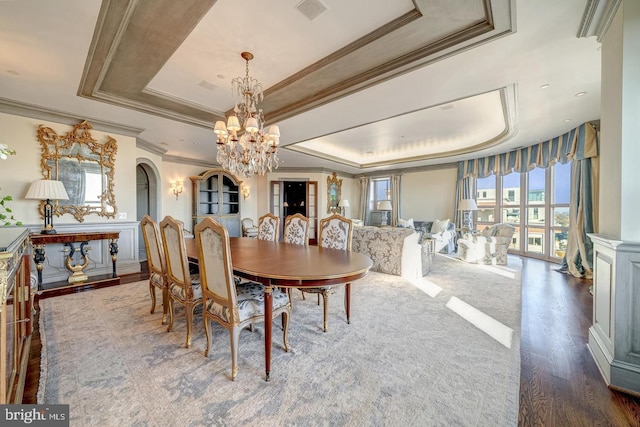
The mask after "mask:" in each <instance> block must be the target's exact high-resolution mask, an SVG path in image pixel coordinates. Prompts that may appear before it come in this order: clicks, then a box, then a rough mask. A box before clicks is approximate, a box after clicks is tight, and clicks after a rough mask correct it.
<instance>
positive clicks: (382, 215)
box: [367, 177, 391, 225]
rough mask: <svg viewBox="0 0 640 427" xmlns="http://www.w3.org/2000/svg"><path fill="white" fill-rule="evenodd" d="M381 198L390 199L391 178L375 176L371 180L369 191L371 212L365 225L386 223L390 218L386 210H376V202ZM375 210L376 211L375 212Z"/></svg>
mask: <svg viewBox="0 0 640 427" xmlns="http://www.w3.org/2000/svg"><path fill="white" fill-rule="evenodd" d="M383 200H389V201H390V200H391V178H390V177H385V178H375V179H372V180H371V188H370V192H369V211H370V212H372V214H371V217H370V220H369V223H368V224H367V225H380V224H388V223H389V219H390V218H391V216H390V214H389V212H388V211H384V212H377V211H378V203H380V202H381V201H383ZM376 212H377V213H376Z"/></svg>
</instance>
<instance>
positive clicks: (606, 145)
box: [599, 1, 640, 241]
mask: <svg viewBox="0 0 640 427" xmlns="http://www.w3.org/2000/svg"><path fill="white" fill-rule="evenodd" d="M638 17H640V2H638V1H625V2H623V4H622V5H621V6H620V7H619V8H618V11H617V13H616V16H615V18H614V20H613V21H612V23H611V25H610V27H609V29H608V30H607V33H606V34H605V36H604V37H603V39H602V49H601V51H602V83H601V84H602V89H601V93H602V99H601V121H600V125H601V133H600V136H601V139H600V194H599V198H600V204H599V233H600V234H603V235H607V236H610V237H612V238H617V239H622V240H630V241H640V222H639V221H638V220H637V216H638V211H639V210H640V186H639V185H638V177H640V173H639V172H638V168H637V159H638V158H640V143H638V135H640V120H638V118H639V117H640V96H638V94H640V53H639V52H640V20H639V19H638ZM623 58H624V60H623Z"/></svg>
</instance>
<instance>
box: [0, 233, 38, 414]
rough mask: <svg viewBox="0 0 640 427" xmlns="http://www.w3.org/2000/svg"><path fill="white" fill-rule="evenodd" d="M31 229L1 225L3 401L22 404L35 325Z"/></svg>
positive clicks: (0, 378)
mask: <svg viewBox="0 0 640 427" xmlns="http://www.w3.org/2000/svg"><path fill="white" fill-rule="evenodd" d="M28 247H29V230H28V229H26V228H0V404H21V403H22V395H23V392H24V382H25V378H26V373H27V366H28V362H29V348H30V346H31V332H32V328H33V308H32V307H33V300H32V294H31V274H30V271H29V262H30V261H29V260H30V256H29V253H28Z"/></svg>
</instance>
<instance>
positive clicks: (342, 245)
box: [299, 214, 353, 332]
mask: <svg viewBox="0 0 640 427" xmlns="http://www.w3.org/2000/svg"><path fill="white" fill-rule="evenodd" d="M352 235H353V223H352V222H351V220H350V219H347V218H345V217H343V216H342V215H338V214H333V215H331V216H330V217H328V218H324V219H322V220H320V230H319V233H318V245H319V246H320V247H322V248H328V249H339V250H343V251H350V250H351V237H352ZM336 286H342V285H341V284H338V285H331V286H323V287H319V288H299V289H300V290H301V291H302V295H303V298H304V293H305V292H309V293H312V294H318V305H319V304H320V295H322V302H323V309H324V313H323V330H324V332H327V329H328V327H329V325H328V322H327V312H328V310H329V294H330V293H333V292H334V290H335V288H336ZM346 286H351V283H346ZM349 294H350V293H349V292H347V291H345V301H344V307H345V312H346V313H347V323H351V322H350V319H349V316H350V313H349V302H348V301H347V298H349Z"/></svg>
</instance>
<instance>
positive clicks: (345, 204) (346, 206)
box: [338, 199, 349, 208]
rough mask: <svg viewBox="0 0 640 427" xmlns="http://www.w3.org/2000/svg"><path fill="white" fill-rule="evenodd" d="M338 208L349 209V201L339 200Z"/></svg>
mask: <svg viewBox="0 0 640 427" xmlns="http://www.w3.org/2000/svg"><path fill="white" fill-rule="evenodd" d="M338 206H340V207H341V208H348V207H349V200H347V199H342V200H340V203H338Z"/></svg>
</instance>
